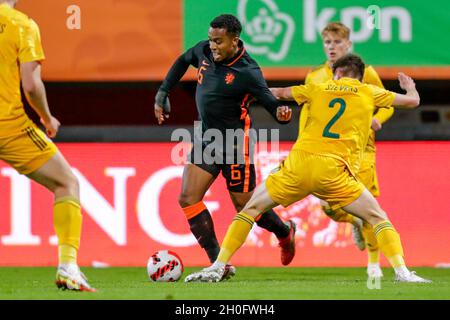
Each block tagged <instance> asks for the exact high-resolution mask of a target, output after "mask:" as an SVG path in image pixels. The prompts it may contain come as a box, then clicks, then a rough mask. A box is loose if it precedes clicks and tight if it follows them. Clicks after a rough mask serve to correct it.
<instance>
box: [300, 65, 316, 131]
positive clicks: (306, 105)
mask: <svg viewBox="0 0 450 320" xmlns="http://www.w3.org/2000/svg"><path fill="white" fill-rule="evenodd" d="M312 82H313V81H312V76H311V72H309V73H308V74H307V75H306V79H305V84H306V85H307V84H310V83H312ZM309 107H310V104H309V103H304V104H303V106H302V110H301V111H300V122H299V131H300V132H303V130H304V129H305V127H306V122H307V121H308V117H309Z"/></svg>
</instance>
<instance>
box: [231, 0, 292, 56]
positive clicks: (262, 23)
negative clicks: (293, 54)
mask: <svg viewBox="0 0 450 320" xmlns="http://www.w3.org/2000/svg"><path fill="white" fill-rule="evenodd" d="M237 12H238V18H239V20H240V21H241V23H242V26H243V31H244V36H246V38H247V39H248V41H246V43H245V44H246V47H247V49H248V50H249V51H250V52H252V53H255V54H259V55H265V56H267V58H268V59H269V60H272V61H280V60H283V59H284V58H285V57H286V55H287V54H288V53H289V49H290V47H291V44H292V40H293V37H294V32H295V21H294V18H293V17H292V16H291V15H290V14H288V13H287V12H282V11H280V9H279V8H278V6H277V4H276V2H275V1H273V0H262V1H251V0H240V1H239V4H238V9H237Z"/></svg>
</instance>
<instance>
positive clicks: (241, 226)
mask: <svg viewBox="0 0 450 320" xmlns="http://www.w3.org/2000/svg"><path fill="white" fill-rule="evenodd" d="M254 222H255V219H254V218H253V217H252V216H250V215H248V214H246V213H245V212H240V213H238V214H237V215H236V216H235V217H234V219H233V222H232V223H231V225H230V226H229V227H228V230H227V233H226V235H225V238H224V240H223V243H222V247H221V249H220V253H219V257H218V258H217V262H218V263H220V264H223V265H225V264H227V263H228V262H229V261H230V259H231V257H232V256H233V254H234V253H235V252H236V251H237V250H238V249H239V248H240V247H241V246H242V244H244V242H245V239H247V236H248V234H249V233H250V230H251V229H252V227H253V223H254Z"/></svg>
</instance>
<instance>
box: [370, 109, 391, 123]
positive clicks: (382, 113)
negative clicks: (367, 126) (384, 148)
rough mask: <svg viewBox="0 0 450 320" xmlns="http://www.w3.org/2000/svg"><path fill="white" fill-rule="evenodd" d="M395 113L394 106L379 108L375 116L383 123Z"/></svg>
mask: <svg viewBox="0 0 450 320" xmlns="http://www.w3.org/2000/svg"><path fill="white" fill-rule="evenodd" d="M393 114H394V107H392V106H390V107H388V108H377V112H376V113H375V114H374V116H373V117H374V118H375V119H377V120H378V121H380V123H381V124H383V123H385V122H386V121H388V120H389V119H390V118H391V117H392V115H393Z"/></svg>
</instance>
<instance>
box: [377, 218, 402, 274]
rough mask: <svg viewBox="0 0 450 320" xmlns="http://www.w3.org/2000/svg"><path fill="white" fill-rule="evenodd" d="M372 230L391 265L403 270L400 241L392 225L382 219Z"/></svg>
mask: <svg viewBox="0 0 450 320" xmlns="http://www.w3.org/2000/svg"><path fill="white" fill-rule="evenodd" d="M373 230H374V233H375V236H376V238H377V241H378V245H379V247H380V250H381V252H383V254H384V255H385V256H386V258H388V260H389V262H390V264H391V265H392V267H394V269H395V270H396V271H399V270H405V269H406V266H405V261H404V260H403V248H402V243H401V241H400V235H399V234H398V233H397V231H396V230H395V228H394V226H393V225H392V224H391V223H390V222H389V221H388V220H384V221H382V222H380V223H378V224H376V225H374V226H373Z"/></svg>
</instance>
